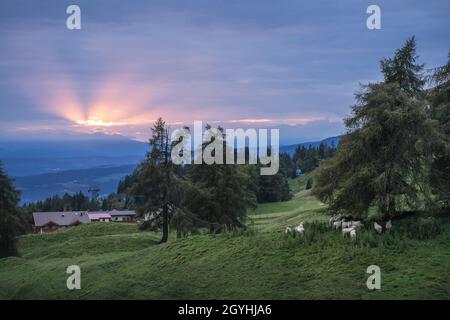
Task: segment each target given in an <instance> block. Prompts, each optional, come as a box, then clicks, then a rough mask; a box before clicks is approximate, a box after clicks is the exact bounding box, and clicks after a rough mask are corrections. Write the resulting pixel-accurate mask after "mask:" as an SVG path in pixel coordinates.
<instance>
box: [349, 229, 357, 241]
mask: <svg viewBox="0 0 450 320" xmlns="http://www.w3.org/2000/svg"><path fill="white" fill-rule="evenodd" d="M350 238H351V239H352V241H355V240H356V229H353V230H352V231H350Z"/></svg>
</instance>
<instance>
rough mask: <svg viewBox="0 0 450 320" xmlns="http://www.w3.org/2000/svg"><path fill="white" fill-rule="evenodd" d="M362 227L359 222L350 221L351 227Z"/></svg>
mask: <svg viewBox="0 0 450 320" xmlns="http://www.w3.org/2000/svg"><path fill="white" fill-rule="evenodd" d="M362 226H364V225H363V224H362V222H361V221H352V227H355V228H359V227H362Z"/></svg>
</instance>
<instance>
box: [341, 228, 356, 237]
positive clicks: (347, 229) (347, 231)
mask: <svg viewBox="0 0 450 320" xmlns="http://www.w3.org/2000/svg"><path fill="white" fill-rule="evenodd" d="M352 230H355V228H353V227H351V228H342V236H343V237H345V236H346V235H347V234H350V232H351V231H352Z"/></svg>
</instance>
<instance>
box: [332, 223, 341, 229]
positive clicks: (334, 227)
mask: <svg viewBox="0 0 450 320" xmlns="http://www.w3.org/2000/svg"><path fill="white" fill-rule="evenodd" d="M341 226H342V221H335V222H334V223H333V229H336V230H337V229H339V228H340V227H341Z"/></svg>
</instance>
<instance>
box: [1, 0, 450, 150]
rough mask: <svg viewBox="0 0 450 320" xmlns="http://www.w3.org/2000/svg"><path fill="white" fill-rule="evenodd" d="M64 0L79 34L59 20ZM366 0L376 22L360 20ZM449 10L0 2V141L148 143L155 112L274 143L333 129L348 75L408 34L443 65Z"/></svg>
mask: <svg viewBox="0 0 450 320" xmlns="http://www.w3.org/2000/svg"><path fill="white" fill-rule="evenodd" d="M71 4H77V5H79V6H80V8H81V30H68V29H67V28H66V19H67V17H68V14H66V8H67V6H69V5H71ZM370 4H376V5H378V6H379V7H380V8H381V29H380V30H369V29H368V28H367V27H366V19H367V17H368V16H369V14H367V13H366V9H367V7H368V6H369V5H370ZM448 12H450V2H449V1H447V0H442V1H440V0H439V1H438V0H428V1H417V0H403V1H396V0H389V1H370V2H369V1H361V0H358V1H357V0H347V1H320V0H319V1H318V0H307V1H300V0H283V1H275V0H272V1H267V0H226V1H225V0H191V1H188V0H177V1H175V0H164V1H148V0H146V1H140V0H139V1H138V0H128V1H119V0H87V1H76V0H71V1H65V0H52V1H50V0H41V1H33V0H28V1H24V0H2V1H0V139H9V140H15V139H28V140H33V139H61V140H64V139H73V138H77V137H81V136H83V137H85V136H87V135H88V134H92V133H96V134H95V135H93V136H95V137H98V134H99V133H103V134H106V135H122V136H125V137H129V138H132V139H136V140H147V139H148V137H149V135H150V130H149V128H150V126H151V124H152V123H153V122H154V121H155V119H157V118H158V117H159V116H161V117H163V119H164V120H166V122H167V123H168V124H169V125H170V126H171V127H179V126H183V125H188V126H192V123H193V121H194V120H199V121H203V122H204V123H210V124H212V125H215V124H221V125H222V126H223V127H225V128H236V127H241V128H244V129H245V128H279V129H280V139H281V144H291V143H297V142H304V141H313V140H319V139H323V138H326V137H330V136H335V135H339V134H342V133H344V132H345V126H344V124H343V118H345V117H347V116H349V114H350V107H351V106H352V105H353V104H354V102H355V101H354V94H355V93H356V92H357V91H358V90H360V84H365V83H368V82H374V81H380V80H381V79H382V78H381V74H380V71H379V61H380V59H381V58H383V57H389V56H392V54H393V52H394V51H395V49H396V48H398V47H400V46H401V45H402V44H403V43H404V41H405V40H406V39H407V38H408V37H410V36H412V35H415V36H416V38H417V42H418V54H419V55H420V59H419V61H420V62H424V63H425V64H426V68H428V69H431V68H433V67H436V66H439V65H443V64H444V63H446V59H447V53H448V52H449V50H450V41H449V39H450V37H449V31H450V19H448ZM89 136H90V135H89Z"/></svg>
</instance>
